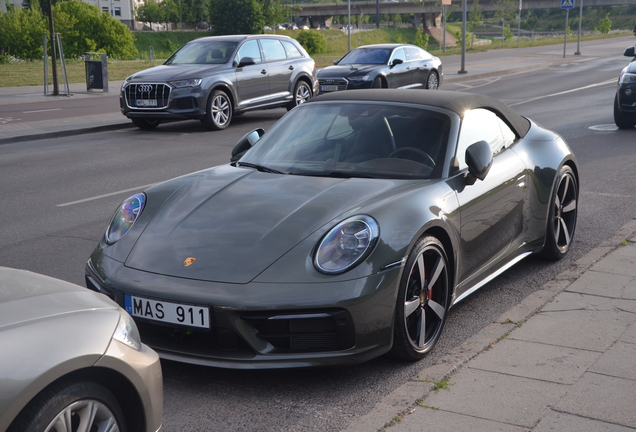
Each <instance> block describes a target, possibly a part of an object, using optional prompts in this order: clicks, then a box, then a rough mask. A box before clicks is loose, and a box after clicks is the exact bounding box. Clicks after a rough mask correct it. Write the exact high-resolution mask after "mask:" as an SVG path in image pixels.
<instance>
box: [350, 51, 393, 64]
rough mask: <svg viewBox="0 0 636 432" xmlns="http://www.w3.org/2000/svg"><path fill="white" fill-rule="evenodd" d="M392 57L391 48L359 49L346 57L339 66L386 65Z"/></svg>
mask: <svg viewBox="0 0 636 432" xmlns="http://www.w3.org/2000/svg"><path fill="white" fill-rule="evenodd" d="M390 55H391V50H390V49H389V48H357V49H354V50H353V51H350V52H349V54H347V55H346V56H344V57H343V58H342V60H340V61H339V62H338V64H339V65H345V64H386V62H387V61H388V60H389V56H390Z"/></svg>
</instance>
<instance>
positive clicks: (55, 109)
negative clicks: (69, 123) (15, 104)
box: [22, 108, 62, 114]
mask: <svg viewBox="0 0 636 432" xmlns="http://www.w3.org/2000/svg"><path fill="white" fill-rule="evenodd" d="M46 111H62V108H51V109H44V110H35V111H22V114H31V113H39V112H46Z"/></svg>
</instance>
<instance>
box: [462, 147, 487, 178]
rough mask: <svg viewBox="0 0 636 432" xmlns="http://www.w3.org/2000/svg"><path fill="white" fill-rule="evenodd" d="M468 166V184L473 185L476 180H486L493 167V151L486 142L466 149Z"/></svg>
mask: <svg viewBox="0 0 636 432" xmlns="http://www.w3.org/2000/svg"><path fill="white" fill-rule="evenodd" d="M466 165H468V175H467V176H466V183H467V184H469V185H471V184H474V183H475V181H476V180H484V179H485V178H486V174H488V171H490V167H491V166H492V150H491V149H490V144H488V143H487V142H486V141H477V142H476V143H474V144H471V145H470V146H468V148H467V149H466Z"/></svg>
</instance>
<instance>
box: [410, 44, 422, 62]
mask: <svg viewBox="0 0 636 432" xmlns="http://www.w3.org/2000/svg"><path fill="white" fill-rule="evenodd" d="M406 54H407V55H408V56H409V60H420V59H421V58H422V56H421V55H420V50H418V49H417V48H411V47H407V48H406Z"/></svg>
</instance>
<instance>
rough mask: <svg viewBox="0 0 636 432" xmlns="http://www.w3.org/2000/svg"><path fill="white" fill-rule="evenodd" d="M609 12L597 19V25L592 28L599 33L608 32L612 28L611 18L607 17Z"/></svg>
mask: <svg viewBox="0 0 636 432" xmlns="http://www.w3.org/2000/svg"><path fill="white" fill-rule="evenodd" d="M609 15H610V14H609V12H608V13H606V14H605V18H603V19H602V20H600V21H599V23H598V27H595V28H594V30H595V31H598V32H601V34H608V33H609V32H610V30H611V29H612V20H611V19H610V17H609Z"/></svg>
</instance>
